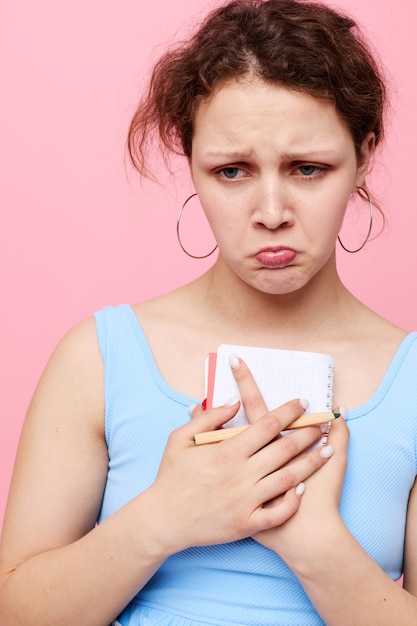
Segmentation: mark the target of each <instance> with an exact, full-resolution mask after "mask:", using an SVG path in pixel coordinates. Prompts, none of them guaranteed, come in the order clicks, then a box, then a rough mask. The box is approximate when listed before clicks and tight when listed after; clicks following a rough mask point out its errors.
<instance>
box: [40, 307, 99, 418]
mask: <svg viewBox="0 0 417 626" xmlns="http://www.w3.org/2000/svg"><path fill="white" fill-rule="evenodd" d="M103 370H104V367H103V359H102V356H101V352H100V347H99V344H98V339H97V332H96V324H95V320H94V318H93V317H91V318H88V319H85V320H83V321H82V322H80V323H78V324H77V325H76V326H74V327H73V328H72V329H70V330H69V331H68V332H67V333H66V334H65V335H64V336H63V338H62V339H61V340H60V341H59V343H58V344H57V346H56V348H55V350H54V351H53V353H52V355H51V357H50V359H49V361H48V363H47V365H46V368H45V370H44V372H43V374H42V377H41V379H40V381H39V383H38V386H37V389H36V391H35V394H34V398H33V401H32V404H31V411H29V414H30V413H31V412H35V413H37V410H36V408H37V407H39V406H42V407H45V408H48V409H49V408H52V407H53V406H54V405H55V404H56V405H58V404H61V405H62V408H64V405H65V406H66V407H67V408H68V409H69V411H70V413H71V415H72V416H73V419H75V418H76V416H84V418H85V417H87V416H88V417H91V419H92V420H93V421H94V422H95V424H96V425H97V426H98V427H99V429H100V430H101V428H102V422H103V414H104V386H103ZM62 412H64V411H62Z"/></svg>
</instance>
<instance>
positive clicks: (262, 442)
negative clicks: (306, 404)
mask: <svg viewBox="0 0 417 626" xmlns="http://www.w3.org/2000/svg"><path fill="white" fill-rule="evenodd" d="M303 412H304V408H303V406H302V405H301V404H300V401H299V400H290V401H289V402H286V403H285V404H283V405H282V406H280V407H278V408H277V409H274V410H273V411H270V412H269V413H266V414H265V415H264V416H263V417H262V418H260V419H258V420H257V421H256V422H254V423H253V424H251V425H250V426H249V427H248V428H246V429H245V430H244V431H242V432H241V433H239V434H238V435H236V436H235V437H232V438H231V439H228V440H226V441H222V442H221V443H220V444H217V445H224V444H228V445H230V446H236V449H240V448H243V449H244V450H245V451H246V453H247V454H248V455H249V456H251V455H253V454H255V453H256V452H257V451H258V450H260V449H261V448H263V447H264V446H266V445H267V444H268V443H270V442H271V441H272V440H273V439H275V438H276V437H278V436H279V434H280V433H281V431H283V430H285V429H286V427H287V426H288V425H289V424H291V422H292V421H293V420H295V419H296V418H297V417H299V416H300V415H302V413H303ZM300 430H306V429H300Z"/></svg>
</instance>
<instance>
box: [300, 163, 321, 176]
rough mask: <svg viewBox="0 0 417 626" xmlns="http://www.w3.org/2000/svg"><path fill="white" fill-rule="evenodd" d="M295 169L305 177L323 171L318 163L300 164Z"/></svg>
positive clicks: (316, 174)
mask: <svg viewBox="0 0 417 626" xmlns="http://www.w3.org/2000/svg"><path fill="white" fill-rule="evenodd" d="M297 171H298V172H300V174H301V175H302V176H305V177H306V178H312V177H314V176H318V175H319V174H322V173H323V172H324V167H319V166H318V165H300V166H299V167H298V168H297Z"/></svg>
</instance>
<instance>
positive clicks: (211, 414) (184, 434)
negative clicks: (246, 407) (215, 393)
mask: <svg viewBox="0 0 417 626" xmlns="http://www.w3.org/2000/svg"><path fill="white" fill-rule="evenodd" d="M239 407H240V400H239V398H232V399H231V400H230V401H229V402H227V403H226V404H224V405H223V406H220V407H217V408H215V409H209V410H208V411H205V410H204V409H203V408H202V407H201V405H196V406H194V405H193V406H191V407H190V409H191V416H192V419H191V420H190V421H189V422H188V423H187V424H185V425H184V426H181V427H180V428H177V429H176V430H174V431H172V433H171V435H170V439H171V440H174V442H175V441H177V440H178V442H184V441H185V440H186V441H187V442H188V443H192V444H193V445H194V435H196V434H197V433H202V432H206V431H211V430H216V429H218V428H220V427H221V426H223V424H225V423H226V422H228V421H229V420H230V419H232V417H234V416H235V415H236V413H237V412H238V410H239ZM190 409H189V410H190Z"/></svg>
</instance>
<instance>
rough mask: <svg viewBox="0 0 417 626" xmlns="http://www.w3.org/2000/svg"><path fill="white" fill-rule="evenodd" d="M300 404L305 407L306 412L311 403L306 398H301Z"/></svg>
mask: <svg viewBox="0 0 417 626" xmlns="http://www.w3.org/2000/svg"><path fill="white" fill-rule="evenodd" d="M299 403H300V404H301V406H302V407H303V409H304V411H306V410H307V409H308V407H309V405H310V402H309V401H308V400H306V399H305V398H300V399H299Z"/></svg>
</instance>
